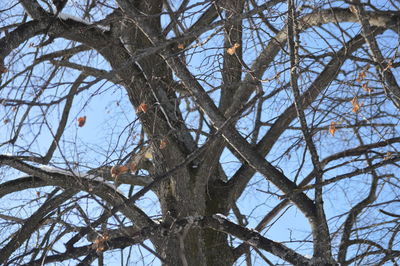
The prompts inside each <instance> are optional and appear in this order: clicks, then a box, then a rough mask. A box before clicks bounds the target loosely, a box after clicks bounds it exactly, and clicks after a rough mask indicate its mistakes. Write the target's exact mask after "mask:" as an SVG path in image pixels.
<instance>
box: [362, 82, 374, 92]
mask: <svg viewBox="0 0 400 266" xmlns="http://www.w3.org/2000/svg"><path fill="white" fill-rule="evenodd" d="M362 88H363V90H364V91H366V92H368V93H371V92H372V91H373V89H372V88H370V87H368V82H366V83H364V84H362Z"/></svg>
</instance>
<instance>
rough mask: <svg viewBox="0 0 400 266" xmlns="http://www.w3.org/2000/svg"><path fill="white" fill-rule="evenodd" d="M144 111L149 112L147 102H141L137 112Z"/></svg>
mask: <svg viewBox="0 0 400 266" xmlns="http://www.w3.org/2000/svg"><path fill="white" fill-rule="evenodd" d="M142 112H143V113H146V112H147V104H145V103H142V104H140V105H139V107H138V108H137V111H136V113H138V114H139V113H142Z"/></svg>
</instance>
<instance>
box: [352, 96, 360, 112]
mask: <svg viewBox="0 0 400 266" xmlns="http://www.w3.org/2000/svg"><path fill="white" fill-rule="evenodd" d="M351 105H352V106H353V108H352V109H351V111H352V112H353V113H357V112H358V111H359V110H360V104H359V103H358V99H357V97H354V98H353V100H351Z"/></svg>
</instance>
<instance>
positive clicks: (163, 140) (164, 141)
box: [160, 139, 168, 150]
mask: <svg viewBox="0 0 400 266" xmlns="http://www.w3.org/2000/svg"><path fill="white" fill-rule="evenodd" d="M167 145H168V141H167V140H166V139H162V140H161V141H160V150H163V149H165V148H166V147H167Z"/></svg>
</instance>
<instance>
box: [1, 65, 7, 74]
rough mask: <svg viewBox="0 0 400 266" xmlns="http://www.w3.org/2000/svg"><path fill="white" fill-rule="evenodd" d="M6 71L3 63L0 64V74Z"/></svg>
mask: <svg viewBox="0 0 400 266" xmlns="http://www.w3.org/2000/svg"><path fill="white" fill-rule="evenodd" d="M6 72H8V69H7V68H6V67H5V66H4V65H2V64H0V74H3V73H6Z"/></svg>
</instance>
